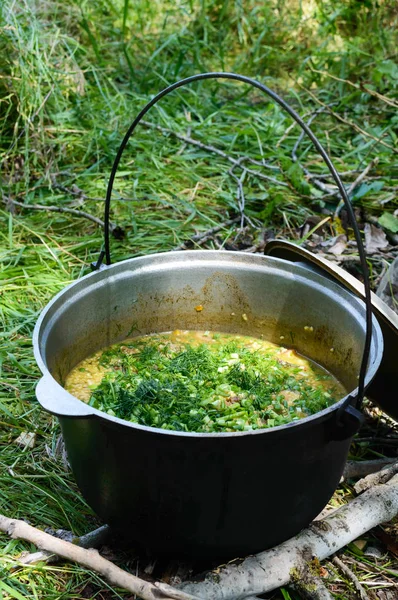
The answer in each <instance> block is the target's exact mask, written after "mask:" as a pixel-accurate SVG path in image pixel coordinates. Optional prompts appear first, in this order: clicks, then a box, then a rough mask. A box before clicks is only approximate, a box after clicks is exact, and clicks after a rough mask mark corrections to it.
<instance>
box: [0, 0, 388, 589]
mask: <svg viewBox="0 0 398 600" xmlns="http://www.w3.org/2000/svg"><path fill="white" fill-rule="evenodd" d="M397 20H398V15H397V12H396V7H395V2H394V0H384V1H383V0H378V2H376V0H366V1H361V2H360V1H359V0H344V1H343V0H336V1H335V2H321V0H313V1H311V2H310V1H306V0H303V1H302V2H299V1H298V0H297V1H296V0H285V1H283V0H282V1H280V0H279V1H277V0H272V1H271V2H258V1H255V0H247V2H244V3H243V2H241V1H239V0H178V1H177V2H171V1H168V0H162V1H161V2H150V1H149V0H138V1H137V2H129V1H128V0H123V1H122V0H113V1H112V0H96V1H94V2H87V1H84V2H77V1H73V0H68V1H67V2H62V3H61V2H57V1H55V2H48V1H47V0H29V1H28V0H21V1H19V2H16V1H13V0H4V1H3V3H2V5H1V15H0V53H1V56H2V61H1V67H0V68H1V71H0V162H1V165H2V169H1V191H2V199H3V200H4V204H3V206H2V210H1V212H0V240H1V241H0V280H1V289H0V318H1V330H0V360H1V373H0V463H1V465H0V510H1V511H2V512H4V513H6V514H7V515H10V516H18V517H25V518H28V519H29V520H30V521H31V522H32V524H34V525H37V526H38V527H47V526H51V527H53V528H66V529H73V531H74V533H75V534H80V533H84V532H86V531H88V530H90V529H92V528H93V527H95V525H96V520H95V517H94V515H93V514H92V513H91V511H90V509H89V508H88V507H87V506H86V504H85V502H84V500H83V499H82V497H81V496H80V494H79V492H78V490H77V488H76V486H75V484H74V482H73V477H72V476H71V474H70V472H69V471H68V470H67V469H66V467H65V465H64V463H63V462H62V458H61V457H60V456H59V455H58V454H57V452H56V448H57V439H58V436H59V429H58V425H57V422H56V421H55V420H54V419H53V418H52V417H49V416H48V415H46V414H44V413H43V412H42V411H40V410H39V408H38V405H37V403H36V400H35V397H34V385H35V383H36V382H37V380H38V377H39V372H38V369H37V367H36V366H35V362H34V360H33V356H32V347H31V334H32V329H33V326H34V323H35V321H36V319H37V317H38V315H39V313H40V311H41V309H42V308H43V307H44V306H45V305H46V303H47V302H48V301H49V300H50V299H51V298H52V297H53V295H54V294H55V293H56V292H57V291H59V290H60V289H62V288H63V287H64V286H65V285H66V284H67V283H69V282H70V281H73V280H75V279H76V278H78V277H80V276H81V275H83V274H85V273H87V272H89V265H90V262H91V261H92V260H95V259H96V258H97V256H98V253H99V251H100V249H101V245H102V232H101V230H100V228H99V227H98V226H96V225H95V224H93V223H92V222H90V221H88V220H85V219H79V218H76V217H72V216H71V215H68V214H60V213H54V212H42V211H40V212H39V211H33V210H29V209H23V208H20V207H17V206H14V207H13V206H12V204H10V201H11V202H12V200H16V201H19V202H24V203H25V204H26V205H29V204H44V205H58V206H62V207H69V208H77V209H80V210H84V211H87V212H89V213H91V214H93V215H95V216H98V217H102V212H103V198H104V194H105V190H106V183H107V178H108V176H109V172H110V169H111V164H112V160H113V158H114V156H115V153H116V151H117V148H118V144H119V143H120V141H121V139H122V136H123V134H124V132H125V130H126V129H127V127H128V126H129V124H130V123H131V121H132V119H133V118H134V116H135V115H136V114H137V111H138V110H139V109H140V108H141V107H142V106H143V105H144V103H145V102H146V101H148V99H149V98H150V97H152V95H153V94H155V93H156V92H157V91H159V90H160V89H161V88H163V87H164V86H166V85H167V84H169V83H172V82H174V81H175V80H176V79H178V78H181V77H185V76H188V75H192V74H193V73H197V72H200V71H207V70H228V71H232V70H235V71H237V72H241V73H243V74H245V75H250V76H253V77H255V78H257V79H259V80H260V81H262V82H265V83H266V84H267V85H269V86H270V87H272V88H274V89H276V90H277V91H278V92H279V93H281V94H282V95H283V97H284V98H286V99H287V100H288V101H290V102H291V103H292V104H293V105H294V107H295V108H296V110H297V111H298V112H299V113H300V114H302V115H307V118H309V116H310V115H311V114H313V113H314V111H315V110H316V109H318V108H319V107H321V106H323V105H325V104H326V105H328V106H329V107H330V109H331V110H332V111H333V113H334V114H331V113H330V112H329V110H324V111H323V112H321V113H319V114H317V116H316V118H315V120H314V122H313V125H312V127H313V130H314V131H315V132H316V133H317V134H318V135H319V136H320V139H321V141H322V142H323V143H324V145H325V147H326V148H327V149H328V150H329V151H330V153H331V155H332V156H333V158H334V159H335V162H336V165H337V167H338V168H339V169H340V170H341V171H343V172H347V171H351V170H354V169H355V170H357V169H359V170H363V169H364V167H365V166H366V165H367V164H368V163H369V162H370V161H371V160H372V159H374V158H375V157H377V158H378V160H379V162H378V164H377V166H375V167H374V168H373V169H372V171H371V173H370V174H369V177H368V178H367V179H366V181H365V182H364V183H365V185H366V186H367V187H362V188H359V189H357V190H356V195H355V194H353V201H354V203H355V205H356V207H357V208H358V209H359V210H360V211H367V212H368V213H370V214H371V215H373V216H374V217H376V218H378V217H379V216H380V215H382V214H383V213H384V212H388V213H389V214H392V213H393V212H394V210H396V209H397V207H398V201H397V195H396V186H397V176H398V170H397V166H396V165H397V150H398V147H397V134H396V132H397V116H396V107H395V106H393V105H392V104H391V103H397V102H398V100H397V87H398V69H397V67H396V64H395V62H396V56H395V53H396V42H397V39H396V38H397V34H396V31H397ZM363 85H365V88H367V89H365V88H364V87H363ZM375 93H377V94H379V96H375ZM386 98H387V99H386ZM341 119H343V121H344V122H343V121H341ZM148 121H150V122H152V123H155V124H157V125H160V126H162V127H163V128H166V129H169V130H172V131H174V132H177V133H179V134H181V135H187V134H190V135H191V136H192V137H194V138H195V139H198V140H200V141H202V142H203V143H206V144H211V145H213V146H216V147H217V148H219V149H222V150H224V152H226V153H227V154H228V155H229V156H231V157H233V158H235V159H238V158H240V157H242V156H248V157H251V158H253V159H255V160H263V159H264V160H266V161H268V162H269V163H271V165H272V166H273V167H274V169H261V168H260V167H258V166H256V165H251V168H253V170H254V171H256V170H260V171H261V172H262V173H263V174H266V175H271V176H273V177H276V178H277V179H278V180H280V181H281V182H287V183H288V186H287V187H286V186H283V185H278V184H275V183H270V182H267V181H264V180H262V179H260V178H259V177H258V176H255V175H247V174H246V176H245V178H244V182H243V183H244V190H245V198H246V205H245V215H246V217H248V218H249V219H250V221H246V223H245V225H247V229H245V231H244V233H243V234H242V233H239V224H237V225H235V224H233V225H228V226H225V227H224V228H223V229H222V230H221V231H220V232H219V233H218V234H217V236H215V237H214V238H213V239H212V240H210V241H209V242H207V245H206V246H205V247H216V248H217V247H226V248H235V247H239V244H242V242H245V244H246V246H251V245H256V244H257V243H258V242H259V241H261V237H262V235H263V233H262V231H263V230H267V229H269V228H273V230H274V231H275V232H278V233H279V234H281V235H284V236H286V237H290V238H296V239H298V238H299V231H298V228H299V227H300V226H302V225H303V223H304V222H305V221H306V219H308V218H309V217H310V216H311V215H313V214H318V213H319V212H320V210H332V211H333V210H334V209H335V207H336V205H337V202H338V199H337V198H336V197H331V196H325V194H324V192H322V191H321V190H320V189H319V186H318V187H317V185H316V183H314V179H313V178H310V179H308V178H305V177H304V172H303V171H302V170H301V169H300V167H298V166H297V165H294V164H293V163H292V150H293V148H294V145H295V144H296V142H297V141H298V139H299V131H298V128H297V127H293V128H291V127H290V125H291V121H290V119H289V118H288V117H287V116H286V115H284V114H283V113H282V111H281V110H280V109H279V108H278V107H276V106H275V105H274V104H272V103H271V102H269V101H268V100H267V99H265V98H262V97H261V96H260V94H259V93H258V92H257V91H255V92H253V91H249V90H248V89H247V87H246V86H243V85H240V84H233V83H230V82H228V83H227V82H222V83H218V82H209V81H208V82H203V83H200V84H194V85H192V86H190V88H189V89H188V88H187V89H185V90H179V91H177V92H175V93H174V94H173V95H172V96H169V97H168V98H167V99H165V100H164V102H163V103H162V104H160V105H158V108H155V109H153V110H152V113H150V114H149V115H148ZM297 155H298V157H299V159H300V162H301V163H302V164H303V166H304V167H305V168H306V169H308V170H309V171H310V172H311V173H317V174H320V175H324V174H325V173H326V171H325V168H324V166H323V165H322V163H321V161H320V159H319V158H318V157H317V156H316V154H315V153H314V152H313V150H312V148H311V146H310V144H309V142H307V141H305V140H302V142H301V143H300V145H299V146H298V150H297ZM230 166H231V165H230V163H228V161H226V160H225V159H223V158H222V157H221V156H219V155H215V154H214V153H211V152H208V151H206V150H204V149H202V148H198V147H196V146H192V145H184V144H183V143H182V142H181V140H178V139H176V138H175V137H174V136H172V135H164V134H162V133H161V132H159V131H153V130H152V129H149V128H147V127H140V128H139V129H138V130H137V135H136V137H135V138H134V139H133V140H132V141H131V142H130V143H129V146H128V149H127V151H126V153H125V156H124V158H123V160H122V164H121V167H120V172H119V174H118V177H117V179H116V184H115V191H114V197H113V205H112V220H113V221H114V222H116V223H117V224H119V225H120V226H122V227H123V229H124V232H125V236H124V238H123V239H120V240H116V239H112V253H113V258H114V260H121V259H123V258H127V257H129V256H136V255H139V254H148V253H151V252H159V251H166V250H170V249H172V248H174V247H176V246H178V245H180V244H181V243H183V242H185V241H187V240H189V239H190V237H191V236H192V235H194V234H195V233H197V232H203V231H206V230H208V229H209V228H211V227H213V226H215V225H218V224H220V223H223V222H225V221H228V220H230V219H233V218H235V217H238V216H239V206H238V201H237V183H236V180H235V179H234V178H233V177H231V175H230V173H229V172H228V171H229V168H230ZM236 174H237V175H240V174H241V171H239V170H238V169H237V170H236ZM357 174H358V173H348V174H347V175H346V176H345V177H344V181H345V183H346V184H347V185H349V183H350V182H352V181H353V180H354V179H355V177H356V176H357ZM322 181H323V182H324V183H327V184H328V185H330V184H331V181H330V179H329V180H328V179H322ZM250 223H252V224H253V225H254V226H255V227H253V226H252V225H250ZM340 231H341V223H340V222H339V220H337V221H334V223H333V225H332V226H331V230H330V233H339V232H340ZM371 265H372V266H373V267H374V268H373V271H372V273H373V276H374V278H376V277H377V275H378V271H379V270H380V264H379V263H377V262H376V261H374V260H373V261H371ZM21 431H30V432H34V433H36V446H35V448H34V449H32V450H29V449H25V450H22V449H21V448H20V447H19V446H18V445H16V444H15V440H16V438H17V437H18V435H19V433H20V432H21ZM353 453H354V454H355V453H357V454H358V455H359V456H366V452H364V451H363V449H359V450H358V449H356V448H354V449H353ZM22 550H31V548H30V547H29V545H28V544H25V543H22V542H16V541H10V540H9V539H8V538H7V537H6V536H4V535H2V536H0V570H1V575H0V581H1V586H2V587H1V588H0V589H1V592H0V596H1V594H2V595H3V598H6V599H8V598H18V597H21V596H22V597H26V598H40V599H50V598H54V599H58V598H81V597H90V598H91V597H92V598H94V597H98V598H106V597H108V598H111V597H112V598H118V597H127V595H126V594H124V593H123V592H120V593H119V592H116V591H110V590H109V587H108V586H107V584H106V583H104V582H103V581H101V580H100V579H99V578H98V577H97V576H96V575H94V574H92V573H88V572H87V571H86V570H85V569H82V568H80V567H77V566H73V565H64V564H58V565H54V566H37V567H23V568H17V569H15V566H16V562H15V561H16V559H17V557H18V555H19V553H20V552H21V551H22ZM121 560H122V562H123V560H124V559H123V558H121ZM135 567H136V563H133V562H130V563H129V568H131V569H133V570H134V571H135ZM84 590H85V591H84ZM340 593H341V595H340V596H339V595H336V597H344V598H347V597H349V596H348V592H347V590H346V589H344V588H343V589H342V590H340V591H339V592H338V594H340ZM336 594H337V592H336ZM273 597H274V598H275V599H276V598H282V595H281V594H279V595H278V594H275V595H274V596H273ZM283 597H285V598H288V597H291V598H295V593H294V592H293V591H290V590H289V592H287V591H286V592H285V595H284V596H283Z"/></svg>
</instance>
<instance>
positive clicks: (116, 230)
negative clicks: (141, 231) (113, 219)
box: [4, 198, 124, 239]
mask: <svg viewBox="0 0 398 600" xmlns="http://www.w3.org/2000/svg"><path fill="white" fill-rule="evenodd" d="M4 202H5V203H6V206H8V207H10V206H19V207H21V208H23V209H25V210H41V211H48V212H58V213H66V214H69V215H74V216H75V217H80V218H83V219H88V220H89V221H92V222H93V223H96V224H97V225H99V226H100V227H102V228H104V227H105V223H104V221H103V220H102V219H100V218H99V217H95V216H94V215H91V214H90V213H87V212H85V211H83V210H77V209H76V208H67V207H65V206H55V205H51V206H47V205H45V204H26V203H25V202H18V201H17V200H13V199H12V198H4ZM109 230H110V232H111V234H112V235H113V236H114V237H115V238H117V239H120V238H121V237H123V234H124V233H123V229H122V228H121V227H120V226H119V225H115V224H114V223H110V224H109Z"/></svg>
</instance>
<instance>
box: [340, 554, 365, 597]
mask: <svg viewBox="0 0 398 600" xmlns="http://www.w3.org/2000/svg"><path fill="white" fill-rule="evenodd" d="M332 563H333V564H334V565H336V567H337V568H338V569H339V571H341V572H342V573H343V574H344V575H345V576H346V577H348V579H349V580H350V581H352V583H353V584H354V587H355V589H356V590H357V592H358V594H359V597H360V598H361V600H369V596H368V594H367V593H366V591H365V589H364V587H363V586H362V584H361V582H360V581H359V579H358V577H357V576H356V575H355V574H354V573H353V572H352V571H351V569H350V568H349V567H348V566H347V565H345V564H344V563H343V561H342V560H340V558H339V557H338V556H335V557H334V558H333V559H332Z"/></svg>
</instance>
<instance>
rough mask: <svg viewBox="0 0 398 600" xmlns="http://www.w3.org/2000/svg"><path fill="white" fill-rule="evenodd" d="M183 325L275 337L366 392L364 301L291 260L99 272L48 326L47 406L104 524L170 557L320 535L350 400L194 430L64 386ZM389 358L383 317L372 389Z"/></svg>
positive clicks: (73, 291)
mask: <svg viewBox="0 0 398 600" xmlns="http://www.w3.org/2000/svg"><path fill="white" fill-rule="evenodd" d="M199 304H200V305H202V306H203V310H202V311H200V312H197V311H196V310H195V307H196V306H197V305H199ZM309 327H312V328H313V331H311V330H309ZM177 328H178V329H198V330H204V329H209V330H217V331H225V332H233V333H241V334H247V335H256V336H261V335H263V336H264V337H265V338H266V339H269V340H270V341H273V342H275V343H283V344H284V345H286V346H289V347H293V348H296V349H298V350H299V351H300V352H301V353H303V354H304V355H306V356H308V357H309V358H311V359H313V360H315V361H317V362H319V363H320V364H322V366H324V367H325V368H327V369H328V370H330V371H332V372H333V373H334V374H335V375H336V376H337V377H338V378H339V379H340V380H341V381H342V383H343V384H344V385H345V386H346V388H347V389H348V390H349V391H350V392H353V394H352V395H353V396H355V388H356V385H357V376H358V373H359V366H360V361H361V356H362V348H363V343H364V337H365V308H364V305H363V304H362V302H361V301H359V300H358V299H357V298H355V297H354V296H353V295H352V294H350V293H349V292H348V291H346V290H344V289H342V288H341V287H339V286H338V285H336V284H335V283H333V282H331V281H329V280H328V279H326V278H323V277H322V276H320V275H318V274H317V273H311V272H310V271H308V270H307V269H306V268H305V267H302V266H300V265H296V264H293V263H289V262H287V261H284V260H281V259H277V258H270V257H263V256H258V255H246V254H243V253H234V252H222V251H193V252H190V251H186V252H173V253H165V254H161V255H153V256H148V257H144V258H136V259H131V260H128V261H124V262H122V263H117V264H115V265H112V266H109V267H106V268H104V269H103V270H101V271H98V272H95V273H92V274H90V275H88V276H86V277H84V278H83V279H81V280H80V281H77V282H76V283H74V284H72V285H71V286H69V287H68V288H66V289H65V290H64V291H63V292H61V293H60V294H58V296H56V297H55V298H54V300H53V301H52V302H51V303H50V304H49V305H48V306H47V307H46V308H45V309H44V311H43V313H42V315H41V317H40V319H39V321H38V323H37V326H36V329H35V334H34V348H35V355H36V359H37V361H38V364H39V366H40V368H41V370H42V372H43V374H44V377H43V378H42V380H41V381H40V383H39V385H38V388H37V396H38V399H39V401H40V403H41V404H42V406H43V407H44V408H45V409H46V410H49V411H50V412H52V413H54V414H56V415H58V417H59V419H60V423H61V427H62V432H63V435H64V438H65V443H66V447H67V451H68V456H69V460H70V463H71V465H72V469H73V472H74V475H75V477H76V480H77V483H78V485H79V487H80V489H81V491H82V493H83V495H84V496H85V498H86V500H87V501H88V503H89V504H90V505H91V506H92V508H93V509H94V510H95V511H96V512H97V513H98V514H99V515H100V516H101V517H102V518H103V519H104V521H106V522H107V523H109V524H111V525H114V526H115V527H118V528H120V529H122V530H123V531H124V532H128V533H129V535H130V537H131V543H132V545H133V544H135V543H138V544H141V545H143V546H145V547H147V548H150V549H151V550H153V551H155V552H164V553H167V554H177V555H184V556H187V555H191V556H197V557H206V558H211V557H215V558H216V557H234V556H243V555H246V554H248V553H251V552H255V551H258V550H261V549H264V548H266V547H271V546H274V545H275V544H277V543H280V542H281V541H283V540H285V539H287V538H289V537H291V536H292V535H294V534H296V533H297V532H298V531H299V530H300V529H301V528H303V527H305V526H306V525H308V524H309V522H310V521H311V520H312V519H313V518H314V517H315V516H316V515H317V514H318V513H319V512H320V510H321V509H322V508H323V507H324V505H325V504H326V503H327V501H328V499H329V498H330V496H331V495H332V494H333V492H334V490H335V488H336V486H337V484H338V482H339V479H340V476H341V474H342V471H343V468H344V464H345V460H346V457H347V453H348V448H349V445H350V441H351V438H352V436H353V434H354V433H355V431H356V430H357V429H358V427H359V421H358V422H357V421H355V418H354V422H353V423H351V425H349V426H346V425H343V426H339V425H338V424H337V418H336V417H337V411H338V409H339V408H340V407H341V406H342V404H343V399H342V400H341V401H340V402H339V403H337V404H336V405H334V406H332V407H330V408H329V409H326V410H325V411H322V412H321V413H318V414H317V415H314V416H312V417H308V418H306V419H303V420H302V421H299V422H297V423H294V424H290V425H286V426H282V427H276V428H274V429H266V430H257V431H252V432H242V433H222V434H195V433H181V432H172V431H164V430H160V429H153V428H147V427H143V426H139V425H136V424H133V423H129V422H126V421H122V420H120V419H117V418H115V417H110V416H108V415H105V414H104V413H100V412H99V411H97V410H95V409H92V408H91V407H89V406H87V405H85V404H84V403H83V402H80V401H79V400H77V399H76V398H74V397H73V396H71V395H70V394H69V393H68V392H66V391H65V390H64V389H63V388H62V387H61V385H60V383H62V382H63V380H64V378H65V376H66V375H67V373H68V372H69V371H70V370H71V369H72V368H73V367H74V366H75V365H76V364H77V363H78V362H79V361H80V360H82V359H84V358H86V357H87V356H89V355H90V354H91V353H93V352H95V351H96V350H98V349H100V348H102V347H105V346H109V345H110V344H113V343H116V342H118V341H121V340H123V339H125V338H126V337H128V336H132V335H143V334H145V333H151V332H160V331H168V330H173V329H177ZM305 328H306V329H305ZM281 336H282V337H283V340H281ZM382 349H383V342H382V335H381V332H380V328H379V326H378V324H377V321H376V320H374V323H373V342H372V350H371V360H370V363H369V367H368V372H367V377H366V381H367V384H368V383H369V382H370V381H371V379H372V377H373V376H374V374H375V372H376V370H377V367H378V365H379V362H380V360H381V355H382Z"/></svg>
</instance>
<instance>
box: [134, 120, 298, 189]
mask: <svg viewBox="0 0 398 600" xmlns="http://www.w3.org/2000/svg"><path fill="white" fill-rule="evenodd" d="M141 123H142V125H144V127H148V128H151V129H157V130H158V131H161V132H162V133H164V134H166V135H172V136H173V137H175V138H177V139H178V140H181V141H182V142H184V143H185V144H190V145H191V146H197V147H198V148H201V149H202V150H207V151H208V152H212V153H213V154H218V156H221V157H222V158H224V159H225V160H227V161H228V162H230V163H232V165H234V167H239V168H241V169H242V170H243V171H245V172H246V173H248V174H249V175H254V176H255V177H258V178H259V179H263V180H264V181H269V182H271V183H274V184H275V185H281V186H282V187H289V186H288V184H287V183H286V182H284V181H279V179H276V178H275V177H271V176H270V175H264V173H261V172H260V171H255V170H254V169H248V168H247V167H245V166H244V165H243V164H242V163H243V162H244V161H247V162H250V163H251V164H253V165H258V166H260V167H264V168H266V169H272V170H276V168H275V166H274V165H271V164H269V163H267V162H266V161H258V160H254V159H252V158H250V157H248V156H242V157H240V158H233V157H232V156H229V154H227V153H226V152H224V151H223V150H220V148H216V146H212V145H211V144H204V143H203V142H200V141H199V140H197V139H195V138H192V137H190V136H187V135H182V134H180V133H176V132H175V131H173V130H172V129H167V128H166V127H162V126H161V125H157V124H156V123H150V122H149V121H141ZM278 170H279V169H278Z"/></svg>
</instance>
